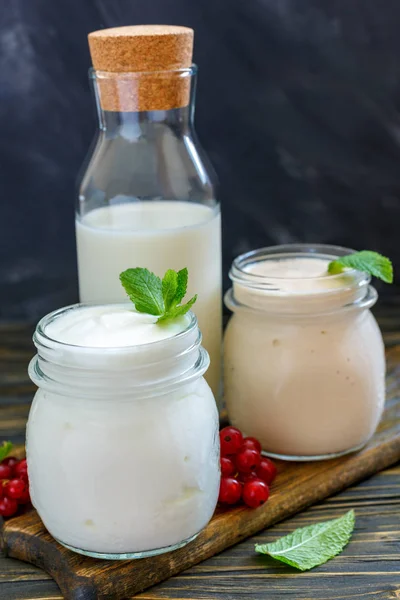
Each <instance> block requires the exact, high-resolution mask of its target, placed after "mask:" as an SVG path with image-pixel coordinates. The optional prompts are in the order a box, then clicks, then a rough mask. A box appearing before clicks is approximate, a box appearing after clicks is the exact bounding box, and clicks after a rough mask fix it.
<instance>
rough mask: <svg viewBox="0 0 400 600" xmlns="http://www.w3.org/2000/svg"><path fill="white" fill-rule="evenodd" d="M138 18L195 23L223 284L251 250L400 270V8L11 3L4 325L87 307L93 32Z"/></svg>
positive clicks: (220, 1) (363, 2)
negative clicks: (326, 255)
mask: <svg viewBox="0 0 400 600" xmlns="http://www.w3.org/2000/svg"><path fill="white" fill-rule="evenodd" d="M138 23H170V24H180V25H188V26H191V27H193V28H194V29H195V61H196V62H197V63H198V65H199V68H200V72H199V82H198V94H197V113H196V128H197V132H198V134H199V137H200V139H201V141H202V144H203V146H204V147H205V149H206V150H207V152H208V154H209V156H210V158H211V161H212V162H213V164H214V167H215V170H216V171H217V174H218V176H219V180H220V193H219V197H220V199H221V201H222V206H223V227H224V272H225V275H226V272H227V270H228V268H229V264H230V262H231V260H232V258H233V257H234V256H236V255H237V254H238V253H240V252H243V251H245V250H248V249H251V248H255V247H260V246H264V245H269V244H276V243H283V242H295V241H304V242H306V241H308V242H317V241H318V242H326V243H336V244H342V245H348V246H352V247H355V248H358V249H361V248H368V249H375V250H378V251H381V252H383V253H385V254H387V255H389V256H390V257H391V258H392V259H393V260H394V263H395V266H398V267H400V246H399V244H398V242H397V240H398V227H399V224H400V114H399V110H400V34H399V31H400V3H399V2H398V0H385V1H381V2H378V1H376V0H146V1H144V0H8V1H5V0H3V1H2V2H1V7H0V202H1V212H0V318H18V319H19V318H27V317H28V318H31V319H36V318H37V317H39V316H41V315H43V314H44V313H46V312H48V311H49V310H52V309H54V308H57V307H59V306H62V305H65V304H68V303H71V302H74V301H76V300H77V276H76V262H75V240H74V203H75V193H76V190H75V181H76V177H77V174H78V172H79V168H80V166H81V164H82V162H83V159H84V157H85V154H86V152H87V150H88V147H89V145H90V142H91V138H92V136H93V134H94V132H95V128H96V118H95V110H94V105H93V103H92V99H91V94H90V91H89V85H88V82H87V70H88V67H89V64H90V60H89V53H88V48H87V40H86V36H87V33H88V32H89V31H92V30H96V29H99V28H103V27H112V26H118V25H127V24H138ZM398 270H399V272H400V269H398ZM380 291H381V294H382V297H383V300H384V301H385V302H394V301H395V296H396V286H394V287H392V288H389V287H388V286H387V287H382V286H381V289H380Z"/></svg>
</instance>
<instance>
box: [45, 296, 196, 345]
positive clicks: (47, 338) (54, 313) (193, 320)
mask: <svg viewBox="0 0 400 600" xmlns="http://www.w3.org/2000/svg"><path fill="white" fill-rule="evenodd" d="M100 306H127V307H132V306H133V305H132V303H128V302H126V303H117V304H110V305H105V304H89V303H84V302H78V303H76V304H70V305H68V306H63V307H62V308H58V309H56V310H53V311H52V312H50V313H48V314H47V315H45V316H44V317H42V318H41V319H40V321H39V323H38V324H37V326H36V330H35V333H34V335H33V341H34V343H35V345H37V343H38V344H39V345H41V344H43V342H50V343H51V345H52V347H53V348H54V349H56V348H73V349H74V351H76V352H80V351H82V352H87V351H88V350H90V352H91V353H94V354H95V353H96V352H97V351H100V352H101V354H103V355H104V354H105V353H107V352H110V354H115V352H118V353H123V352H124V351H126V352H129V353H132V351H134V349H137V348H141V349H149V348H151V349H159V348H161V347H162V345H163V344H164V345H165V343H166V342H169V341H170V340H177V339H182V338H183V337H185V336H187V335H189V334H191V333H193V331H194V330H195V329H197V327H198V323H197V317H196V315H195V314H194V313H193V312H192V311H189V312H188V313H187V314H188V315H189V318H190V321H189V323H188V325H187V327H186V328H185V329H183V330H182V331H179V332H178V333H175V334H174V335H171V336H169V337H166V338H164V339H162V340H157V341H155V342H146V343H144V344H132V345H129V346H83V345H81V344H70V343H68V342H62V341H60V340H57V339H55V338H53V337H51V336H49V335H48V334H47V333H46V327H47V326H48V325H49V324H50V323H52V322H53V321H54V320H56V319H57V318H59V317H61V316H62V315H64V314H67V313H69V311H72V310H80V309H85V308H96V307H100Z"/></svg>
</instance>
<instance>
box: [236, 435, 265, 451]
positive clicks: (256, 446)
mask: <svg viewBox="0 0 400 600" xmlns="http://www.w3.org/2000/svg"><path fill="white" fill-rule="evenodd" d="M245 449H249V450H257V452H261V450H262V448H261V444H260V442H259V441H258V440H256V438H253V437H245V438H244V440H243V443H242V447H241V450H245Z"/></svg>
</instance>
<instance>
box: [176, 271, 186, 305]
mask: <svg viewBox="0 0 400 600" xmlns="http://www.w3.org/2000/svg"><path fill="white" fill-rule="evenodd" d="M188 277H189V274H188V270H187V269H186V268H185V269H181V270H180V271H178V282H177V283H178V285H177V288H176V298H175V299H176V303H177V304H179V302H182V300H183V299H184V297H185V296H186V290H187V284H188Z"/></svg>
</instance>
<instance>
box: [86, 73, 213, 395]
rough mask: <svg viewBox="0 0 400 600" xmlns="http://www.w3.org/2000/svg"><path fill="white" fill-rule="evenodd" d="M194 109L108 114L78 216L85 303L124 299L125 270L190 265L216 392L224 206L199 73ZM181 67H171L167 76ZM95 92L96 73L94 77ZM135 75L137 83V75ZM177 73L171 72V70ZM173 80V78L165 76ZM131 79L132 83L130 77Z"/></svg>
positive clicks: (192, 290)
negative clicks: (211, 162)
mask: <svg viewBox="0 0 400 600" xmlns="http://www.w3.org/2000/svg"><path fill="white" fill-rule="evenodd" d="M186 71H187V73H186V75H187V77H188V78H189V79H190V80H191V84H192V85H191V87H192V93H191V101H190V104H189V105H188V106H185V107H182V108H179V109H171V110H166V111H148V112H132V111H130V112H120V113H114V112H109V111H102V109H101V106H100V103H99V102H98V110H99V116H100V133H99V137H98V140H97V143H96V145H95V148H94V151H93V153H92V155H91V157H90V160H89V163H88V166H87V169H86V171H85V174H84V176H83V178H82V184H81V187H80V192H79V202H78V208H77V217H76V237H77V253H78V272H79V289H80V299H81V301H82V302H90V303H97V302H119V301H122V300H124V299H125V297H126V296H125V292H124V290H123V289H122V287H121V285H120V282H119V274H120V273H121V271H123V270H125V269H127V268H130V267H137V266H140V267H146V268H148V269H150V270H151V271H153V272H155V273H156V274H157V275H159V276H162V275H163V274H164V272H165V271H166V270H167V269H170V268H172V269H175V270H179V269H182V268H184V267H187V268H188V271H189V289H188V294H192V295H193V294H194V293H197V294H198V300H197V303H196V306H195V312H196V315H197V317H198V319H199V326H200V329H201V331H202V334H203V344H204V346H205V348H206V349H207V351H208V352H209V355H210V360H211V366H210V369H209V372H208V374H207V380H208V382H209V383H210V385H211V387H212V389H213V392H214V394H215V395H217V394H218V393H219V383H220V368H221V367H220V363H221V356H220V355H221V335H222V334H221V331H222V306H221V292H222V284H221V279H222V268H221V224H220V208H219V204H218V202H217V201H216V200H215V190H214V185H213V182H212V176H211V175H210V174H209V173H210V168H209V166H208V165H207V160H206V159H205V158H204V155H203V153H202V150H201V148H200V147H199V145H198V142H197V139H196V136H195V134H194V131H193V126H192V121H193V105H194V84H193V81H194V77H195V69H194V68H193V69H188V70H186ZM174 74H175V72H172V74H171V76H172V75H174ZM92 76H93V80H94V85H95V91H96V86H97V80H96V73H93V75H92ZM128 76H131V77H132V79H133V81H132V86H134V85H137V83H138V81H140V77H141V74H140V73H133V74H126V73H125V74H124V82H125V84H126V82H127V77H128ZM174 76H175V75H174ZM165 77H167V74H166V75H165ZM128 83H129V81H128Z"/></svg>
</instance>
